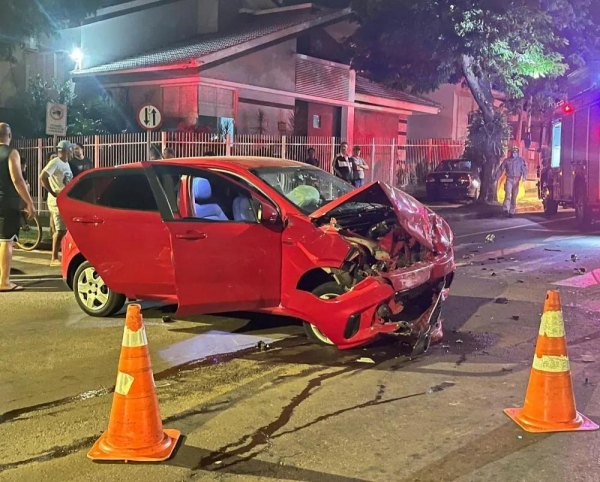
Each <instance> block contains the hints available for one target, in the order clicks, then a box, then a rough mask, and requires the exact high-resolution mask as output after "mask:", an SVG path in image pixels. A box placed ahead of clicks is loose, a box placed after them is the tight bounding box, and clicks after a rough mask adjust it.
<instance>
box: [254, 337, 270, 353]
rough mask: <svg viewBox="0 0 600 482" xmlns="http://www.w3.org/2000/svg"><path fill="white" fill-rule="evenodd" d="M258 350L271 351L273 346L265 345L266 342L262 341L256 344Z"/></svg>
mask: <svg viewBox="0 0 600 482" xmlns="http://www.w3.org/2000/svg"><path fill="white" fill-rule="evenodd" d="M256 348H257V349H258V351H267V350H270V349H271V345H269V344H268V343H265V342H264V341H262V340H260V341H259V342H258V343H257V344H256Z"/></svg>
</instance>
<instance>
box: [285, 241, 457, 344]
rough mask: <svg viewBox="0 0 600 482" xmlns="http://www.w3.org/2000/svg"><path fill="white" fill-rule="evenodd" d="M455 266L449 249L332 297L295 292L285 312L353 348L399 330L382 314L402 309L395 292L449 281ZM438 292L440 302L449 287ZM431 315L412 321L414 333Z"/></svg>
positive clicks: (424, 325) (426, 313) (398, 327)
mask: <svg viewBox="0 0 600 482" xmlns="http://www.w3.org/2000/svg"><path fill="white" fill-rule="evenodd" d="M454 269H455V266H454V259H453V255H452V253H451V252H450V253H448V255H446V256H444V257H443V258H441V259H439V260H437V262H436V263H428V265H427V266H425V265H419V266H417V265H415V268H414V270H406V271H404V272H403V273H398V274H397V275H394V276H390V277H387V279H386V278H383V277H381V278H375V277H371V278H367V279H365V280H363V281H361V282H359V283H357V284H356V285H355V286H354V287H353V288H352V289H351V290H350V291H348V292H347V293H345V294H343V295H341V296H339V297H337V298H334V299H329V300H324V299H319V298H317V297H316V296H314V295H313V294H311V293H308V292H304V291H298V292H296V293H295V295H294V296H293V297H292V299H291V300H290V304H289V305H288V306H286V309H285V311H286V313H287V314H288V315H291V316H296V317H298V318H301V319H303V320H305V321H307V322H309V323H311V324H313V325H314V326H316V327H317V328H318V329H319V331H321V332H322V333H323V334H324V335H325V336H327V337H328V338H329V339H330V340H331V341H332V342H333V343H334V344H335V345H336V346H337V347H338V348H339V349H349V348H355V347H357V346H361V345H364V344H366V343H368V342H370V341H372V340H373V339H374V338H375V337H376V336H377V335H378V334H383V333H394V332H396V331H398V330H399V329H400V324H399V323H396V322H391V321H389V319H386V318H385V317H384V316H382V315H383V314H384V313H387V314H389V315H394V314H397V313H398V312H399V311H400V310H401V306H399V305H397V304H396V303H395V302H394V299H395V296H396V293H398V292H403V291H408V290H410V289H413V288H417V287H418V286H421V285H424V284H431V286H432V287H434V286H435V284H439V283H440V282H441V281H443V280H444V279H449V282H451V276H452V273H453V272H454ZM439 294H440V297H441V299H440V302H442V301H443V300H444V299H445V298H446V297H447V295H448V286H447V285H445V286H443V288H442V289H441V292H440V293H439ZM433 306H434V304H433V301H432V308H433ZM431 314H432V313H431V312H430V310H427V312H425V313H424V314H423V316H422V317H421V318H419V320H418V321H417V322H415V323H414V328H415V329H416V330H417V331H418V332H416V333H415V334H416V335H417V336H419V335H422V334H423V333H424V332H425V331H427V332H428V331H429V328H430V327H429V326H428V325H427V323H428V321H429V319H430V317H431V316H430V315H431Z"/></svg>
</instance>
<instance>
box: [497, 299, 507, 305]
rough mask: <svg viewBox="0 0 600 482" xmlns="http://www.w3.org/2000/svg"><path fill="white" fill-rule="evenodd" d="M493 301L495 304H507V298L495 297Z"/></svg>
mask: <svg viewBox="0 0 600 482" xmlns="http://www.w3.org/2000/svg"><path fill="white" fill-rule="evenodd" d="M494 303H496V304H497V305H507V304H508V298H503V297H500V298H496V299H495V300H494Z"/></svg>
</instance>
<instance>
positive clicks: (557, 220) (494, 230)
mask: <svg viewBox="0 0 600 482" xmlns="http://www.w3.org/2000/svg"><path fill="white" fill-rule="evenodd" d="M571 219H575V216H573V217H571V218H562V219H550V220H548V221H541V222H539V223H534V222H532V223H530V224H520V225H519V226H507V227H506V228H498V229H496V228H490V229H488V230H486V231H480V232H478V233H468V234H460V235H458V236H454V239H462V238H470V237H473V236H483V235H484V234H486V235H487V234H490V233H493V234H495V233H499V232H501V231H511V230H513V229H523V228H530V227H532V225H535V224H552V223H557V222H560V221H569V220H571ZM482 242H483V241H482Z"/></svg>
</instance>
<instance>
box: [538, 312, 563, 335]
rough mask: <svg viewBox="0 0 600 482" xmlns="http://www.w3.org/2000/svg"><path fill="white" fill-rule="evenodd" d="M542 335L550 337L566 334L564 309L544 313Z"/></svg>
mask: <svg viewBox="0 0 600 482" xmlns="http://www.w3.org/2000/svg"><path fill="white" fill-rule="evenodd" d="M540 335H542V336H547V337H548V338H560V337H561V336H565V324H564V321H563V314H562V311H547V312H546V313H544V314H543V315H542V323H541V324H540Z"/></svg>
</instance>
